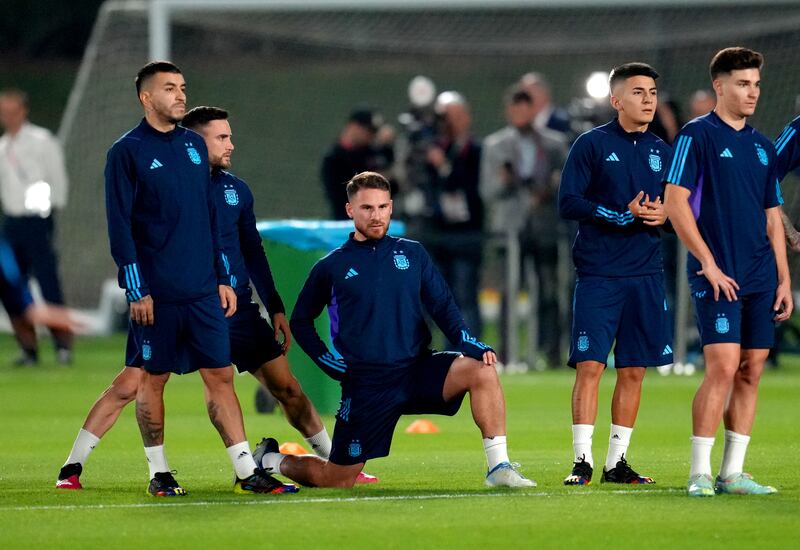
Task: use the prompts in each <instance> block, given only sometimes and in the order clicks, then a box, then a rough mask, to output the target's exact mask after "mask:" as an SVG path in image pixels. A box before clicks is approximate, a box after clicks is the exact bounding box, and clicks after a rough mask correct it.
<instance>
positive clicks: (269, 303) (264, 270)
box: [211, 169, 286, 317]
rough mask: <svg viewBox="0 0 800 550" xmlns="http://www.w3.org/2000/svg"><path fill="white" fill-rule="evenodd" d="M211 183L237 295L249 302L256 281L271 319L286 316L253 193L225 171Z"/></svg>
mask: <svg viewBox="0 0 800 550" xmlns="http://www.w3.org/2000/svg"><path fill="white" fill-rule="evenodd" d="M211 183H212V190H213V195H214V200H215V201H216V204H217V215H218V216H219V222H218V223H219V233H220V238H221V239H222V246H223V248H224V249H225V251H226V252H227V255H228V261H229V263H230V272H231V286H232V287H233V288H234V289H235V290H236V294H237V295H239V296H240V297H243V298H244V299H246V300H248V301H249V300H250V298H251V296H252V291H251V290H250V281H252V282H253V286H254V287H255V288H256V291H257V292H258V295H259V297H260V298H261V301H262V302H263V303H264V306H265V307H266V308H267V312H268V313H269V315H270V317H271V316H273V315H275V314H276V313H285V312H286V310H285V309H284V306H283V301H282V300H281V297H280V295H279V294H278V290H277V289H276V288H275V280H274V279H273V277H272V270H270V267H269V262H268V261H267V255H266V254H265V253H264V248H263V246H262V242H261V235H260V234H259V233H258V229H256V216H255V213H254V211H253V193H252V192H251V191H250V188H249V187H248V186H247V184H246V183H245V182H244V181H242V180H241V179H239V178H237V177H236V176H234V175H233V174H231V173H230V172H226V171H224V170H219V169H214V170H212V171H211Z"/></svg>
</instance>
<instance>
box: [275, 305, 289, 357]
mask: <svg viewBox="0 0 800 550" xmlns="http://www.w3.org/2000/svg"><path fill="white" fill-rule="evenodd" d="M272 326H273V328H274V329H275V340H277V341H278V342H281V334H283V342H281V348H283V354H284V355H286V354H287V353H289V348H290V347H291V345H292V331H291V329H290V328H289V321H288V320H287V319H286V315H284V314H283V313H276V314H275V315H273V316H272Z"/></svg>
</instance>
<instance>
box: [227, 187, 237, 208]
mask: <svg viewBox="0 0 800 550" xmlns="http://www.w3.org/2000/svg"><path fill="white" fill-rule="evenodd" d="M225 202H226V203H228V204H229V205H231V206H236V205H237V204H239V195H238V193H236V189H226V190H225Z"/></svg>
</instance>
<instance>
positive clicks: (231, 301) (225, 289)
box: [217, 285, 236, 317]
mask: <svg viewBox="0 0 800 550" xmlns="http://www.w3.org/2000/svg"><path fill="white" fill-rule="evenodd" d="M217 289H218V291H219V303H220V305H221V306H222V309H223V310H224V311H225V317H233V314H234V313H236V292H234V291H233V289H232V288H231V287H229V286H228V285H219V286H218V287H217Z"/></svg>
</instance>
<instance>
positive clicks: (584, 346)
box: [578, 333, 589, 351]
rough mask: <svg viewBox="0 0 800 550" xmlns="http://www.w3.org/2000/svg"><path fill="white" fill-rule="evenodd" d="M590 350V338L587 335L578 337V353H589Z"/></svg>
mask: <svg viewBox="0 0 800 550" xmlns="http://www.w3.org/2000/svg"><path fill="white" fill-rule="evenodd" d="M588 349H589V337H588V336H586V334H585V333H583V334H581V335H580V336H578V351H587V350H588Z"/></svg>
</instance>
